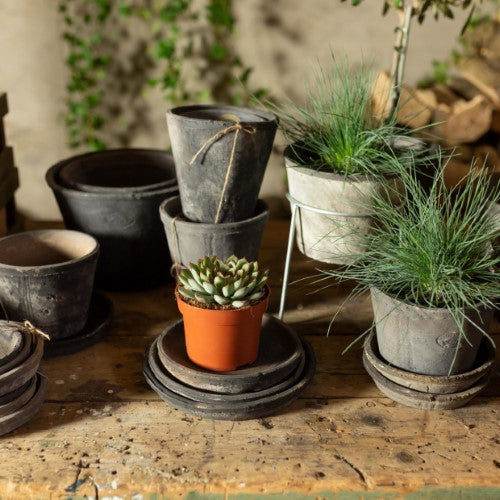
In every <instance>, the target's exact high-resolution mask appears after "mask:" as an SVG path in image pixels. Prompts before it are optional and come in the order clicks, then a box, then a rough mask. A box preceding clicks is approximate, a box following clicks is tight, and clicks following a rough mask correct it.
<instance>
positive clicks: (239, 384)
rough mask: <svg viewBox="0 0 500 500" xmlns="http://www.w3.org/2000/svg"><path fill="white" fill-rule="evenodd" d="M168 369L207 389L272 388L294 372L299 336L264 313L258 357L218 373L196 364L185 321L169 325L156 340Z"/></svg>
mask: <svg viewBox="0 0 500 500" xmlns="http://www.w3.org/2000/svg"><path fill="white" fill-rule="evenodd" d="M157 346H158V355H159V358H160V360H161V363H162V364H163V365H164V366H165V368H166V369H167V371H168V372H169V373H170V374H171V375H172V376H173V377H175V378H176V379H177V380H179V381H180V382H182V383H183V384H185V385H188V386H191V387H195V388H197V389H201V390H204V391H210V392H218V393H224V394H241V393H246V392H252V391H258V390H262V389H266V388H268V387H272V386H273V385H276V384H277V383H279V382H281V381H282V380H283V379H285V378H286V377H287V376H288V375H290V373H292V372H293V370H294V369H295V368H297V365H298V364H299V363H300V360H301V358H302V356H303V348H302V345H301V342H300V339H299V337H298V335H297V334H296V333H295V332H294V331H293V330H292V329H291V328H290V327H289V326H288V325H286V324H285V323H283V322H282V321H280V320H278V319H276V318H274V317H273V316H271V315H270V314H264V318H263V320H262V331H261V336H260V344H259V354H258V356H257V360H256V361H255V362H254V363H252V364H251V365H248V366H243V367H241V368H239V369H237V370H234V371H231V372H224V373H217V372H212V371H210V370H206V369H204V368H202V367H200V366H198V365H195V364H194V363H193V362H192V361H191V360H190V359H189V358H188V355H187V352H186V345H185V340H184V323H183V321H182V319H181V320H179V321H176V322H175V323H173V324H171V325H170V326H168V327H167V328H166V329H165V330H164V331H163V332H162V334H161V335H160V336H159V337H158V341H157Z"/></svg>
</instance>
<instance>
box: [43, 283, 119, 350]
mask: <svg viewBox="0 0 500 500" xmlns="http://www.w3.org/2000/svg"><path fill="white" fill-rule="evenodd" d="M112 318H113V303H112V302H111V300H110V299H108V298H107V297H106V296H105V295H103V294H101V293H99V292H94V293H93V294H92V300H91V302H90V309H89V314H88V318H87V323H86V324H85V327H84V328H83V330H82V331H81V332H80V333H79V334H78V335H73V336H71V337H66V338H63V339H57V340H50V341H48V342H45V352H44V357H45V358H50V357H52V356H62V355H66V354H73V353H75V352H78V351H81V350H83V349H86V348H87V347H90V346H92V345H94V344H95V343H96V342H98V341H99V340H100V339H101V338H102V337H103V336H104V335H105V333H106V332H107V331H108V328H109V325H110V324H111V320H112Z"/></svg>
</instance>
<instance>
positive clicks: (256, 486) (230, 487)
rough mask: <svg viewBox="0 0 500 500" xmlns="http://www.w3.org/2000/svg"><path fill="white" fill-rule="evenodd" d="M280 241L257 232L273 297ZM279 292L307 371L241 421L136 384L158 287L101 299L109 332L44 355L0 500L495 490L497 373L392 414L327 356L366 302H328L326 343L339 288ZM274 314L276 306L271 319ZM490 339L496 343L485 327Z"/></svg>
mask: <svg viewBox="0 0 500 500" xmlns="http://www.w3.org/2000/svg"><path fill="white" fill-rule="evenodd" d="M286 233H287V222H286V221H271V222H270V223H269V226H268V228H267V230H266V233H265V240H264V247H263V251H262V252H263V256H264V259H263V260H264V261H267V263H268V264H267V265H270V264H271V263H272V262H274V264H273V265H272V273H273V275H274V278H273V279H274V280H275V281H274V285H273V290H272V293H273V298H274V300H276V299H277V298H278V297H279V291H280V290H279V286H278V285H279V276H280V274H281V269H280V266H281V264H282V262H283V258H282V257H283V254H284V246H285V241H286ZM280 252H282V253H280ZM270 255H271V256H273V258H272V259H271V257H270ZM296 263H297V265H295V264H296ZM293 265H294V268H293V274H294V276H299V275H300V273H302V275H303V274H305V273H307V272H309V271H311V270H314V267H315V264H314V263H309V262H307V260H306V259H305V258H302V257H300V256H298V255H296V256H295V257H294V264H293ZM290 290H291V291H290V301H289V306H288V308H287V315H286V318H287V320H288V321H289V322H290V324H292V325H293V326H294V327H295V328H296V329H297V330H298V331H300V332H301V333H305V334H307V335H308V340H309V341H310V342H311V343H312V345H313V346H314V348H315V351H316V356H317V362H318V365H317V373H316V375H315V377H314V379H313V382H312V383H311V385H310V386H309V387H308V388H307V389H306V391H305V393H304V394H303V395H302V397H301V398H300V399H299V400H298V401H296V402H295V403H293V404H292V406H291V407H289V408H288V409H286V410H285V411H284V412H283V413H281V414H279V415H275V416H273V417H270V418H266V419H261V420H253V421H246V422H223V421H208V420H202V419H199V418H196V417H192V416H188V415H185V414H183V413H182V412H179V411H177V410H174V409H172V408H171V407H170V406H168V405H167V404H166V403H164V402H162V401H161V400H160V399H159V398H158V397H157V396H156V394H155V393H154V392H153V391H151V390H150V389H149V388H148V386H147V384H146V382H145V381H144V380H143V378H142V375H141V362H142V356H143V353H144V350H145V349H146V347H147V346H148V345H149V343H150V342H151V341H152V340H153V338H154V337H155V336H157V335H158V334H159V333H160V332H161V331H162V329H163V328H164V326H165V325H166V324H167V323H168V322H170V321H172V320H173V319H175V318H177V317H178V316H179V314H178V312H177V309H176V306H175V302H174V299H173V295H172V285H167V286H165V287H162V288H158V289H155V290H152V291H149V292H142V293H127V294H125V293H113V294H108V295H109V296H110V297H111V298H112V300H113V302H114V305H115V313H116V319H115V321H114V324H113V325H112V328H111V330H110V332H109V334H108V335H107V336H106V337H105V338H104V340H103V341H102V342H101V343H99V344H97V345H95V346H93V347H91V348H89V349H87V350H85V351H83V352H81V353H78V354H73V355H70V356H66V357H62V358H54V359H49V360H44V361H43V362H42V371H43V372H44V373H45V375H46V376H47V378H48V392H47V400H46V402H45V404H44V405H43V408H42V411H41V412H40V413H39V414H38V415H37V416H36V417H35V418H34V419H33V420H32V421H31V422H30V423H29V424H27V425H24V426H23V427H21V428H20V429H19V430H17V431H15V432H13V433H11V434H8V435H6V436H4V437H3V438H2V440H0V463H1V464H2V466H1V468H0V498H2V499H4V498H22V499H25V498H54V499H56V498H68V497H72V498H75V497H78V498H82V497H84V496H85V495H87V496H92V497H94V498H95V497H96V493H98V495H99V498H103V497H106V496H109V497H113V498H132V495H133V494H135V493H139V494H142V495H144V498H148V495H150V494H158V495H165V496H167V497H168V498H175V497H185V496H187V495H188V494H190V495H191V496H190V497H189V498H201V497H197V494H200V495H201V494H208V493H213V494H220V495H221V496H216V497H213V498H217V499H219V498H220V499H221V500H222V499H223V498H225V497H226V496H227V495H230V494H250V493H251V494H255V495H266V494H271V493H283V492H296V493H297V494H298V495H299V496H298V498H304V495H318V496H323V493H322V492H330V493H331V492H365V493H367V494H369V493H370V492H383V493H384V494H387V495H391V498H399V497H400V495H403V494H405V493H407V492H415V491H427V490H426V488H429V487H432V486H435V487H441V488H449V487H456V488H459V487H474V488H473V489H472V490H470V491H475V492H479V491H480V492H482V493H478V495H481V494H482V495H483V497H481V496H476V497H475V498H494V496H491V497H487V496H484V495H485V494H490V493H488V492H490V491H493V493H492V494H495V492H497V493H498V490H489V489H487V490H483V489H482V490H479V488H480V487H481V488H482V487H493V486H497V487H498V486H500V479H499V473H498V471H499V464H500V456H499V453H498V450H499V444H500V434H499V427H498V418H499V413H500V383H499V382H500V377H499V374H498V371H497V372H496V373H495V376H494V378H493V380H492V381H491V383H490V384H489V386H488V388H487V389H486V391H485V392H484V393H483V394H481V396H479V397H477V398H475V399H474V400H473V401H472V402H471V403H470V404H469V405H468V406H466V407H464V408H460V409H457V410H452V411H437V412H430V411H420V410H413V409H410V408H405V407H402V406H399V405H397V404H396V403H394V402H392V401H390V400H389V399H387V398H385V397H383V395H382V394H381V393H380V392H379V391H378V390H377V389H376V387H375V385H374V383H373V382H372V380H371V379H370V377H369V376H368V375H367V374H366V372H365V371H364V369H363V367H362V363H361V346H360V343H359V344H357V345H355V346H354V347H353V348H352V349H351V350H349V351H348V352H347V353H346V354H344V355H342V354H341V353H342V351H343V350H344V349H345V347H346V346H347V345H348V344H349V343H350V342H351V341H352V340H353V339H355V338H356V336H357V335H359V334H360V333H361V332H362V331H364V330H365V329H366V328H367V327H368V326H369V324H370V321H371V309H370V306H369V302H368V301H367V299H366V297H363V298H362V299H361V300H360V301H358V302H355V303H349V304H348V305H347V306H345V307H344V308H342V310H341V314H340V315H339V317H338V318H337V320H336V321H335V322H334V328H333V335H331V336H330V337H328V338H327V337H326V336H325V332H326V329H327V327H328V323H329V321H330V319H331V314H332V311H335V310H336V308H338V307H339V306H340V304H341V303H342V301H343V298H345V295H346V293H347V292H348V288H343V289H337V290H325V291H323V292H321V293H320V294H317V295H306V294H305V293H304V289H303V288H300V287H297V286H294V287H292V288H291V289H290ZM276 306H277V301H276V302H274V303H272V306H271V307H272V308H274V312H275V311H276ZM492 331H494V332H496V334H495V339H496V340H497V343H498V342H500V336H499V335H498V333H499V328H498V323H495V324H494V325H493V326H492ZM457 491H458V490H457ZM460 491H462V490H460ZM464 491H465V490H464ZM467 491H469V490H467ZM190 492H191V493H190ZM192 492H197V493H196V494H195V493H192ZM484 492H486V493H484ZM361 494H363V493H357V494H356V495H355V496H352V497H351V496H345V497H341V498H349V499H350V498H362V497H361ZM193 495H194V496H193ZM374 495H375V493H374ZM392 495H395V496H394V497H393V496H392ZM249 498H250V497H249ZM251 498H255V497H251ZM366 498H368V496H367V497H366ZM370 498H380V497H379V496H373V497H370ZM386 498H389V497H386ZM415 498H417V497H415ZM419 498H420V497H419ZM422 498H424V497H422ZM425 498H427V497H425ZM429 498H430V497H429ZM434 498H440V497H434ZM450 498H452V497H450ZM463 498H474V497H466V496H464V497H463Z"/></svg>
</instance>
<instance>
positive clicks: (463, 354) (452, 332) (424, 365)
mask: <svg viewBox="0 0 500 500" xmlns="http://www.w3.org/2000/svg"><path fill="white" fill-rule="evenodd" d="M371 299H372V305H373V314H374V317H375V329H376V332H377V344H378V349H379V352H380V354H381V356H382V358H383V359H384V360H385V361H387V362H388V363H390V364H391V365H394V366H396V367H398V368H401V369H403V370H407V371H409V372H415V373H420V374H423V375H434V376H445V375H456V374H459V373H464V372H466V371H468V370H470V369H471V368H472V366H473V365H474V361H475V360H476V356H477V352H478V349H479V345H480V344H481V340H482V338H483V333H482V331H481V330H483V331H485V332H487V331H488V325H489V323H490V321H491V318H492V316H493V311H492V310H491V309H488V308H484V307H481V308H479V310H478V311H476V310H474V309H467V310H466V311H464V314H465V315H466V316H467V318H468V320H469V321H465V323H464V333H465V336H466V337H467V339H468V341H469V342H467V341H466V340H464V339H462V338H461V336H460V334H459V331H458V327H457V324H456V321H455V319H454V318H453V316H452V315H451V314H450V312H449V311H448V310H447V309H445V308H431V307H420V306H416V305H414V304H409V303H406V302H401V301H400V300H397V299H395V298H393V297H390V296H389V295H386V294H384V293H382V292H381V291H380V290H377V289H375V288H372V289H371ZM476 325H477V326H476ZM478 327H480V328H478ZM457 349H458V351H457ZM455 354H456V356H455ZM454 358H455V361H453V360H454Z"/></svg>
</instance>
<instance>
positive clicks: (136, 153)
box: [59, 149, 177, 193]
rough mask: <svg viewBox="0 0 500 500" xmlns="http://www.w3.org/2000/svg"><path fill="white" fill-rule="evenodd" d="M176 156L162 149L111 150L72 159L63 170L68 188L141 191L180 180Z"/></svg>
mask: <svg viewBox="0 0 500 500" xmlns="http://www.w3.org/2000/svg"><path fill="white" fill-rule="evenodd" d="M174 169H175V167H174V161H173V158H172V155H170V154H168V153H167V152H166V151H162V150H159V149H110V150H107V151H99V152H96V153H87V154H83V155H78V156H75V157H74V158H72V159H69V160H68V161H67V162H65V163H64V165H63V166H62V167H61V169H60V171H59V179H60V181H61V182H62V183H63V184H65V185H66V186H67V187H70V188H72V189H78V190H80V191H88V192H95V193H107V192H110V193H113V192H115V193H116V192H122V193H129V192H131V193H140V192H143V191H154V190H157V189H163V188H165V187H169V186H173V185H175V184H176V183H177V180H176V178H175V172H174Z"/></svg>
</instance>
